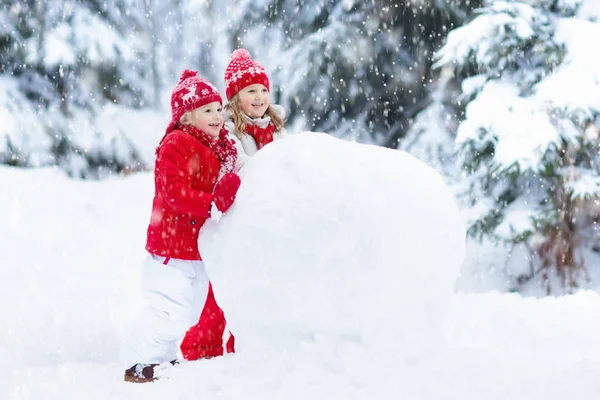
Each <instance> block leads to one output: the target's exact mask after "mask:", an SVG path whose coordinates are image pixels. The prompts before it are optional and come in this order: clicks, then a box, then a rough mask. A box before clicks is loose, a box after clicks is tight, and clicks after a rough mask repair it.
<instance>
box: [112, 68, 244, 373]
mask: <svg viewBox="0 0 600 400" xmlns="http://www.w3.org/2000/svg"><path fill="white" fill-rule="evenodd" d="M221 105H222V100H221V96H220V95H219V92H218V91H217V90H216V89H215V87H214V86H213V85H211V84H210V83H209V82H207V81H206V80H204V79H202V78H201V77H200V76H198V75H197V73H196V72H195V71H187V70H186V71H184V73H183V74H182V75H181V79H180V81H179V84H178V85H177V86H176V87H175V90H174V91H173V93H172V95H171V111H172V119H171V122H170V123H169V126H168V127H167V130H166V133H165V136H164V137H163V138H162V140H161V142H160V145H159V146H158V148H157V150H156V163H155V168H154V184H155V194H154V201H153V204H152V214H151V217H150V224H149V226H148V234H147V242H146V250H147V251H148V252H149V253H150V255H149V257H148V259H147V261H146V263H145V265H144V269H143V279H142V281H143V291H144V297H145V300H146V301H147V303H148V304H147V305H148V307H146V309H145V310H144V311H143V313H142V314H141V315H140V317H139V321H138V323H137V324H136V330H135V332H134V337H133V338H132V339H133V340H132V341H131V342H130V343H129V344H128V345H127V346H126V347H125V348H124V349H123V352H122V361H123V363H124V364H125V365H126V368H128V369H127V370H126V371H125V381H130V382H148V381H152V380H154V379H155V378H156V376H155V373H154V372H155V367H157V366H159V365H160V364H163V363H169V362H171V363H174V362H175V361H176V360H178V359H185V360H196V359H198V358H211V357H216V356H220V355H223V354H224V353H232V352H233V351H234V338H233V336H232V335H231V333H230V332H229V330H228V329H227V324H226V320H225V317H224V314H223V311H222V310H221V309H220V308H219V306H218V305H217V303H216V301H215V298H214V294H213V291H212V286H211V284H210V282H209V279H208V276H207V275H206V271H205V269H204V264H203V262H202V258H201V256H200V252H199V250H198V233H199V231H200V229H201V228H202V225H203V224H204V222H205V221H206V219H207V218H209V217H210V216H211V210H212V211H213V212H215V213H217V214H219V213H223V212H225V211H227V209H228V208H229V207H230V206H231V205H232V203H233V201H234V199H235V195H236V192H237V190H238V187H239V186H240V179H239V177H238V176H237V175H236V174H235V173H234V167H235V163H236V159H237V151H236V148H235V145H234V143H233V141H232V140H231V139H230V138H228V137H227V136H228V135H227V132H226V131H225V130H224V129H222V128H223V116H222V113H221ZM215 208H216V209H217V210H218V211H216V210H214V209H215ZM165 365H168V364H165Z"/></svg>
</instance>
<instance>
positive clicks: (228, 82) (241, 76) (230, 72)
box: [225, 49, 271, 100]
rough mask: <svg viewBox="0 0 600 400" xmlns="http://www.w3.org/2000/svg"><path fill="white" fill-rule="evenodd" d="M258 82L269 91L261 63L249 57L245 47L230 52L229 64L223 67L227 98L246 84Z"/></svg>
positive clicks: (265, 73)
mask: <svg viewBox="0 0 600 400" xmlns="http://www.w3.org/2000/svg"><path fill="white" fill-rule="evenodd" d="M256 83H260V84H261V85H264V86H265V87H266V88H267V90H268V91H269V92H270V91H271V89H270V87H269V77H268V76H267V72H266V71H265V69H264V68H263V66H262V65H260V64H259V63H257V62H256V61H254V60H252V58H250V53H248V50H245V49H237V50H236V51H234V52H233V53H231V57H230V58H229V65H228V66H227V68H226V69H225V95H226V96H227V100H231V98H232V97H233V96H235V95H236V94H237V92H239V91H240V90H242V89H243V88H245V87H246V86H250V85H254V84H256Z"/></svg>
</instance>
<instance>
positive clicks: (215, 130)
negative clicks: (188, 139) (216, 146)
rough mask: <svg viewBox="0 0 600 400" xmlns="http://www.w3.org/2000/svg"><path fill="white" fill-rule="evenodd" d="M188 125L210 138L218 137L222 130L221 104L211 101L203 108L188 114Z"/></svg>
mask: <svg viewBox="0 0 600 400" xmlns="http://www.w3.org/2000/svg"><path fill="white" fill-rule="evenodd" d="M189 123H190V125H192V126H194V127H196V128H198V129H200V130H201V131H202V132H205V133H207V134H208V135H209V136H210V137H213V138H217V137H219V132H221V128H223V114H222V113H221V103H220V102H218V101H213V102H212V103H209V104H207V105H205V106H202V107H198V108H196V109H194V110H192V112H191V113H190V119H189Z"/></svg>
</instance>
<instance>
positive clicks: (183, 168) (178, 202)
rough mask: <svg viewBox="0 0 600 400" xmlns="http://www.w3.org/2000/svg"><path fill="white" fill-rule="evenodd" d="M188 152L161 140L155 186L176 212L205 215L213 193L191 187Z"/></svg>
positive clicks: (174, 143) (196, 215)
mask: <svg viewBox="0 0 600 400" xmlns="http://www.w3.org/2000/svg"><path fill="white" fill-rule="evenodd" d="M190 156H191V155H190V154H189V153H188V152H187V151H186V150H185V148H184V147H183V146H177V143H176V142H173V141H167V142H165V143H164V144H163V145H162V146H161V148H160V150H159V152H158V156H157V160H156V168H155V171H154V174H155V180H156V190H157V191H159V192H160V193H161V195H162V196H163V198H164V199H165V201H166V202H167V203H168V204H169V205H170V206H171V207H172V208H173V209H174V210H175V211H177V212H178V213H181V214H189V215H191V216H195V217H202V218H208V217H210V207H211V202H212V200H213V199H212V197H213V196H212V194H211V193H208V192H203V191H200V190H195V189H193V188H192V176H191V172H190V170H189V167H188V165H189V160H190Z"/></svg>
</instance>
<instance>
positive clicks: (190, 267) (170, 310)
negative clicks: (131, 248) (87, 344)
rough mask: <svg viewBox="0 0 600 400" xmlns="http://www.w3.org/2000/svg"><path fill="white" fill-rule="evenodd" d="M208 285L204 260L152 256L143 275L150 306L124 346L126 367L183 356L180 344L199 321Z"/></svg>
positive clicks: (149, 257) (140, 316)
mask: <svg viewBox="0 0 600 400" xmlns="http://www.w3.org/2000/svg"><path fill="white" fill-rule="evenodd" d="M165 261H166V263H165ZM208 286H209V280H208V276H207V274H206V270H205V269H204V263H203V262H202V261H200V260H194V261H190V260H178V259H174V258H170V259H165V258H164V257H159V256H155V255H150V256H148V258H147V260H146V262H145V263H144V266H143V275H142V290H143V295H144V299H145V301H146V306H145V308H144V309H143V310H142V312H141V313H140V314H139V315H138V318H137V320H136V321H134V324H133V327H132V331H131V333H130V335H129V336H130V337H128V338H127V339H126V343H125V344H124V346H123V348H122V349H121V354H120V359H121V363H122V365H123V367H124V368H129V367H131V366H132V365H134V364H137V363H143V364H161V363H163V362H168V361H172V360H176V359H181V358H182V356H181V354H180V346H179V344H180V343H181V341H182V340H183V338H184V336H185V334H186V332H187V330H188V329H189V328H190V327H191V326H193V325H195V324H197V323H198V320H199V318H200V314H201V312H202V309H203V307H204V304H205V303H206V298H207V295H208Z"/></svg>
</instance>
